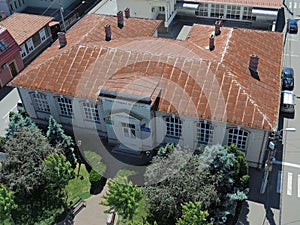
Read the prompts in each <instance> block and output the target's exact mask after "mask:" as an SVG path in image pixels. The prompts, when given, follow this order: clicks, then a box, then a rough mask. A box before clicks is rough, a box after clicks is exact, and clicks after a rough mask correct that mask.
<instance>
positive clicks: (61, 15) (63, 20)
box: [58, 0, 67, 32]
mask: <svg viewBox="0 0 300 225" xmlns="http://www.w3.org/2000/svg"><path fill="white" fill-rule="evenodd" d="M58 5H59V11H60V17H61V21H62V23H63V28H64V29H63V30H64V32H67V31H66V24H65V19H64V15H63V12H64V8H63V7H62V5H61V2H60V0H58Z"/></svg>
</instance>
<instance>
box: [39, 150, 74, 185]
mask: <svg viewBox="0 0 300 225" xmlns="http://www.w3.org/2000/svg"><path fill="white" fill-rule="evenodd" d="M44 162H45V168H44V173H45V175H46V178H47V180H48V181H49V185H50V187H52V188H54V189H59V190H62V189H63V188H64V187H65V186H66V185H67V184H68V183H69V180H70V179H72V178H73V177H74V175H75V173H74V170H73V168H72V166H71V163H70V162H69V161H68V160H67V159H66V157H65V156H64V155H63V154H59V153H54V154H50V155H48V156H47V158H46V159H45V160H44Z"/></svg>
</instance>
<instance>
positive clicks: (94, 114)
mask: <svg viewBox="0 0 300 225" xmlns="http://www.w3.org/2000/svg"><path fill="white" fill-rule="evenodd" d="M82 106H83V111H84V116H85V119H87V120H93V121H96V122H100V114H99V109H98V105H97V104H95V103H91V102H83V103H82Z"/></svg>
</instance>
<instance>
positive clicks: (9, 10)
mask: <svg viewBox="0 0 300 225" xmlns="http://www.w3.org/2000/svg"><path fill="white" fill-rule="evenodd" d="M76 2H77V3H80V2H81V1H79V0H60V3H61V6H62V7H63V8H67V7H69V6H70V5H71V4H74V3H76ZM29 7H33V8H43V9H50V10H51V9H54V10H59V9H60V6H59V3H58V1H57V0H46V1H42V0H2V1H0V10H2V11H4V12H5V14H6V16H9V15H11V14H13V13H15V12H23V11H24V10H25V9H26V8H29ZM42 12H43V11H41V13H42Z"/></svg>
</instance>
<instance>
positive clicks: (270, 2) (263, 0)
mask: <svg viewBox="0 0 300 225" xmlns="http://www.w3.org/2000/svg"><path fill="white" fill-rule="evenodd" d="M187 2H199V3H203V2H212V3H221V4H234V5H245V6H254V7H255V6H256V7H264V8H275V9H279V8H281V6H282V0H188V1H187Z"/></svg>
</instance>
